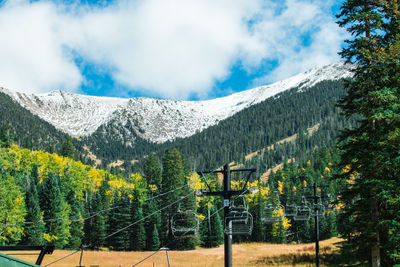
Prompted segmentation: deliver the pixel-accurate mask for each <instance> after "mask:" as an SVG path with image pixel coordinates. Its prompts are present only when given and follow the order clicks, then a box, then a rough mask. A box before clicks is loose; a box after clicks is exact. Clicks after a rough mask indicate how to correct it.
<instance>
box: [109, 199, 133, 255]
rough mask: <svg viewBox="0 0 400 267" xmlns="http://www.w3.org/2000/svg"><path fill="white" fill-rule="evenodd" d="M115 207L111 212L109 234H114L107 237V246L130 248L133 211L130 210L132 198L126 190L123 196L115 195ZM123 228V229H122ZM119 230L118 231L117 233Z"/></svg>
mask: <svg viewBox="0 0 400 267" xmlns="http://www.w3.org/2000/svg"><path fill="white" fill-rule="evenodd" d="M114 200H115V201H114V205H115V208H114V209H113V210H112V211H111V212H110V215H109V221H108V229H107V234H108V235H112V236H110V237H109V238H107V239H106V241H107V246H108V247H110V248H112V249H113V250H124V251H127V250H129V246H130V240H129V236H130V235H129V233H130V231H131V229H130V228H127V227H128V225H130V224H131V222H132V219H131V212H130V199H129V197H128V194H127V193H126V192H124V193H122V194H121V196H114ZM121 229H123V230H121ZM117 232H118V233H117Z"/></svg>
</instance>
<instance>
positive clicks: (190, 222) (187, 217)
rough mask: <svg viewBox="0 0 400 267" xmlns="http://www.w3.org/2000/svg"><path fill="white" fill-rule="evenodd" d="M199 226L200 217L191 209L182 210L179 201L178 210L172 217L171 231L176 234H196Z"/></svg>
mask: <svg viewBox="0 0 400 267" xmlns="http://www.w3.org/2000/svg"><path fill="white" fill-rule="evenodd" d="M198 228H199V218H198V217H197V215H196V213H195V212H194V211H191V210H186V211H181V204H180V203H179V206H178V210H177V212H176V213H175V214H174V215H173V216H172V218H171V231H172V234H173V235H174V236H183V235H194V234H196V233H197V230H198Z"/></svg>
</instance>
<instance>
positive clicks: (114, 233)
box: [44, 192, 192, 267]
mask: <svg viewBox="0 0 400 267" xmlns="http://www.w3.org/2000/svg"><path fill="white" fill-rule="evenodd" d="M191 194H192V192H190V193H189V194H187V195H186V196H184V197H182V198H181V199H179V200H177V201H174V202H172V203H170V204H168V205H166V206H164V207H162V208H161V209H158V210H157V211H155V212H153V213H151V214H149V215H147V216H145V217H143V218H141V219H140V220H137V221H135V222H133V223H131V224H129V225H127V226H125V227H123V228H121V229H119V230H117V231H115V232H113V233H111V234H109V235H107V236H106V237H104V238H102V239H100V240H98V241H97V242H95V243H92V244H89V245H83V246H82V247H83V249H85V248H87V247H90V246H93V245H96V244H97V243H99V242H101V241H104V240H106V239H107V238H109V237H111V236H113V235H116V234H118V233H120V232H121V231H123V230H125V229H127V228H129V227H131V226H133V225H135V224H137V223H139V222H141V221H143V220H145V219H147V218H149V217H151V216H153V215H154V214H156V213H158V212H160V211H162V210H164V209H166V208H168V207H170V206H172V205H174V204H176V203H178V202H180V201H182V200H184V199H185V198H187V197H189V196H190V195H191ZM81 251H82V249H81V248H80V249H79V250H76V251H74V252H73V253H70V254H68V255H66V256H64V257H62V258H60V259H57V260H55V261H52V262H50V263H48V264H46V265H44V267H46V266H49V265H51V264H53V263H56V262H58V261H60V260H63V259H65V258H67V257H69V256H72V255H74V254H76V253H78V252H81Z"/></svg>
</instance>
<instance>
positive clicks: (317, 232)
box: [314, 183, 319, 267]
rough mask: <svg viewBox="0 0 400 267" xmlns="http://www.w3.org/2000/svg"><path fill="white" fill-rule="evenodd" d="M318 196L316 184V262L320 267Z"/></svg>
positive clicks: (315, 185)
mask: <svg viewBox="0 0 400 267" xmlns="http://www.w3.org/2000/svg"><path fill="white" fill-rule="evenodd" d="M317 204H318V196H317V184H316V183H314V213H315V214H316V216H315V217H314V218H315V221H314V222H315V260H316V266H317V267H319V214H318V206H317Z"/></svg>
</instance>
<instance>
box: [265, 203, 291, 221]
mask: <svg viewBox="0 0 400 267" xmlns="http://www.w3.org/2000/svg"><path fill="white" fill-rule="evenodd" d="M284 214H285V207H283V206H282V205H281V204H268V205H267V204H266V205H265V207H264V211H263V215H262V217H261V221H262V222H263V223H276V222H283V219H284V217H285V215H284Z"/></svg>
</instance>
